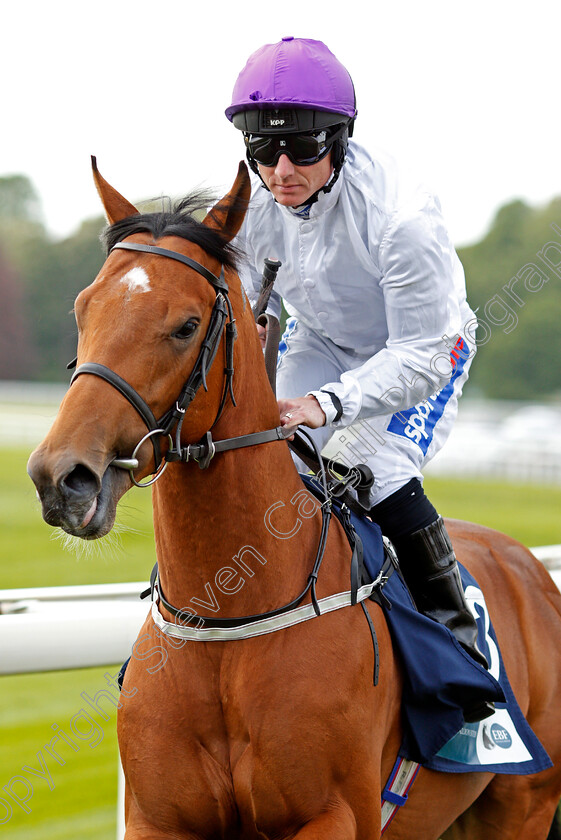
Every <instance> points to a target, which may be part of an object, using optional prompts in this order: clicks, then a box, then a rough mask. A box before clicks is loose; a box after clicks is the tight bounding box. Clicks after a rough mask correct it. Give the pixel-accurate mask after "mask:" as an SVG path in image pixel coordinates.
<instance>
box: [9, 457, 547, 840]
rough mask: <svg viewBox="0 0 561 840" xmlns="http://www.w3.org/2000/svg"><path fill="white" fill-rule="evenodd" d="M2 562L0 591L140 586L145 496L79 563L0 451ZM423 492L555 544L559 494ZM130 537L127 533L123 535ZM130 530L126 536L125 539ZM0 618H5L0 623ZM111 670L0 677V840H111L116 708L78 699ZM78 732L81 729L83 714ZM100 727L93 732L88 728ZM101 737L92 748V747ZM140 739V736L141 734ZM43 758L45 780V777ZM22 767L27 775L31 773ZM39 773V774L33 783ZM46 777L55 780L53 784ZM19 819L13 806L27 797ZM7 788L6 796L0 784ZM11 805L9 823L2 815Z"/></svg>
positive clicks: (486, 488)
mask: <svg viewBox="0 0 561 840" xmlns="http://www.w3.org/2000/svg"><path fill="white" fill-rule="evenodd" d="M0 454H1V456H2V458H1V460H0V529H1V534H2V541H1V544H0V565H1V568H2V587H3V588H11V587H26V586H55V585H70V584H87V583H108V582H121V581H136V580H146V579H147V578H148V576H149V573H150V570H151V568H152V565H153V562H154V547H153V539H152V525H151V508H150V493H149V492H147V491H142V490H135V491H132V493H130V494H128V495H127V497H125V503H124V504H122V505H121V509H120V514H119V520H120V521H121V522H122V523H123V526H124V527H125V530H124V531H123V532H122V534H121V535H120V538H119V543H118V544H116V543H112V544H109V545H108V546H106V547H104V548H103V550H102V551H97V550H96V551H92V552H91V553H90V554H86V555H84V556H82V557H80V558H79V559H77V558H76V556H75V555H73V554H72V553H69V552H68V551H66V550H64V548H63V547H62V545H61V543H60V542H58V541H53V540H52V539H51V534H52V529H51V528H49V527H48V526H47V525H45V523H44V522H43V521H42V519H41V515H40V507H39V504H38V502H37V500H36V498H35V491H34V489H33V486H32V484H31V481H30V480H29V478H28V477H27V475H26V472H25V464H26V461H27V457H28V452H26V451H23V450H2V451H1V452H0ZM425 488H426V492H427V494H428V496H429V498H430V499H431V500H432V501H433V503H434V504H435V506H436V507H437V509H438V511H439V512H440V513H442V514H443V515H444V516H451V517H456V518H460V519H471V520H473V521H476V522H480V523H481V524H484V525H489V526H491V527H495V528H498V529H499V530H503V531H506V532H507V533H509V534H511V535H512V536H514V537H516V538H517V539H519V540H520V541H521V542H523V543H525V544H526V545H530V546H531V545H544V544H551V543H561V522H560V517H559V513H558V512H559V510H560V508H561V488H549V487H540V486H527V487H523V486H518V485H511V484H506V483H498V482H485V483H482V482H479V481H463V480H448V479H447V480H442V479H438V478H435V477H431V478H430V479H427V481H426V483H425ZM127 529H128V530H127ZM131 529H133V530H131ZM0 621H1V617H0ZM108 670H109V671H110V672H111V673H114V672H115V671H116V670H117V669H116V668H111V667H110V668H92V669H84V670H80V671H66V672H52V673H46V674H26V675H18V676H7V677H2V678H1V690H0V722H1V729H0V733H1V737H0V767H1V768H2V774H1V777H0V789H1V788H3V790H0V840H1V838H2V837H3V836H4V837H6V838H8V837H9V838H10V840H74V838H76V837H80V838H81V840H88V839H89V838H92V840H93V838H95V840H114V838H115V832H116V825H115V822H116V780H117V744H116V735H115V723H114V721H115V710H114V709H113V708H112V707H108V708H107V711H109V712H111V717H110V720H109V721H106V720H104V719H103V718H102V717H101V716H100V715H99V713H97V712H96V711H95V710H93V709H91V708H89V707H88V706H87V704H85V702H84V699H83V698H82V697H81V693H82V692H87V693H88V694H89V695H90V696H93V695H94V694H95V693H96V692H97V691H98V690H99V689H101V688H106V687H107V686H106V683H105V680H104V677H103V675H104V673H105V672H106V671H108ZM81 709H85V710H86V711H88V713H89V714H90V717H91V720H92V721H93V722H94V723H91V722H90V727H91V733H92V734H91V736H90V737H89V738H84V739H83V740H78V739H77V738H76V737H74V738H73V740H74V741H75V743H76V744H77V745H78V747H79V749H78V750H76V751H75V750H73V749H71V747H70V746H68V745H66V743H65V742H63V741H62V740H61V741H58V742H57V744H58V748H59V755H60V756H61V758H62V760H63V761H64V764H60V763H59V762H57V761H56V759H55V758H54V757H53V756H52V755H50V754H49V753H48V751H46V750H45V747H44V745H45V744H48V742H49V741H50V740H51V739H52V738H53V737H54V730H53V729H52V725H53V724H56V725H58V726H59V727H60V728H61V729H62V730H63V731H64V732H66V733H67V734H71V732H72V720H73V719H74V725H76V722H77V720H78V719H76V718H75V716H76V715H78V714H79V713H80V710H81ZM80 720H81V721H82V723H81V726H80V731H81V732H82V734H85V733H86V732H87V729H86V726H87V724H86V721H87V718H85V717H84V716H82V717H81V718H80ZM96 727H97V728H96ZM100 732H101V734H102V736H103V737H102V738H101V739H99V743H95V744H94V741H95V740H96V739H97V738H99V735H100ZM140 737H142V733H140ZM41 757H42V758H43V761H44V762H45V764H46V767H47V771H48V772H47V771H45V770H44V768H43V769H41ZM23 767H27V768H35V769H36V771H37V773H39V775H37V774H35V775H34V774H33V773H31V772H30V770H29V769H28V770H22V768H23ZM41 773H42V775H41ZM49 774H50V777H51V782H50V783H49ZM16 776H24V778H27V779H28V780H29V781H31V783H32V785H33V794H32V796H31V797H30V799H29V803H28V804H27V808H28V809H30V812H27V811H26V810H24V809H23V808H22V807H20V806H18V805H17V804H16V802H15V801H14V800H13V799H12V798H11V797H10V795H9V792H8V791H9V790H11V791H13V792H14V793H15V794H16V797H17V796H19V797H21V798H25V796H26V795H27V794H28V791H27V789H26V788H25V787H24V786H23V784H22V782H21V781H20V782H18V781H17V780H16V781H14V777H16ZM5 786H7V788H8V790H7V789H6V787H5ZM2 800H4V802H11V807H12V811H13V813H12V815H11V817H10V818H9V819H6V817H7V811H6V806H5V805H4V803H3V802H2Z"/></svg>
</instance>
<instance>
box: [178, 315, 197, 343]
mask: <svg viewBox="0 0 561 840" xmlns="http://www.w3.org/2000/svg"><path fill="white" fill-rule="evenodd" d="M198 326H199V322H198V321H196V320H195V319H194V318H190V319H189V321H185V323H184V324H183V326H182V327H179V329H178V330H176V331H175V332H173V333H172V334H171V335H172V338H180V339H183V340H185V339H186V338H191V336H192V335H193V333H194V332H195V330H197V328H198Z"/></svg>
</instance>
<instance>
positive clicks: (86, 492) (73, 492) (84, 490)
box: [60, 464, 99, 497]
mask: <svg viewBox="0 0 561 840" xmlns="http://www.w3.org/2000/svg"><path fill="white" fill-rule="evenodd" d="M60 489H61V492H63V493H64V494H65V495H66V496H76V497H79V496H95V495H97V493H98V492H99V481H98V479H97V478H96V476H95V475H94V474H93V473H92V471H91V470H89V469H88V468H87V467H85V466H84V465H83V464H76V466H75V467H74V469H73V470H71V471H70V472H69V473H67V475H65V476H64V478H63V479H61V481H60Z"/></svg>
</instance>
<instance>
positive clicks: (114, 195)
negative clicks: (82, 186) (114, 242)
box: [92, 155, 139, 225]
mask: <svg viewBox="0 0 561 840" xmlns="http://www.w3.org/2000/svg"><path fill="white" fill-rule="evenodd" d="M92 172H93V178H94V182H95V186H96V189H97V191H98V193H99V197H100V198H101V203H102V204H103V209H104V210H105V215H106V216H107V221H108V222H109V224H110V225H113V224H115V222H120V221H121V219H126V218H127V217H128V216H136V215H137V213H138V212H139V211H138V210H137V209H136V207H135V206H134V204H131V203H130V201H127V199H126V198H124V197H123V196H122V195H121V193H119V192H117V190H116V189H115V188H114V187H112V186H111V184H109V183H107V181H106V180H105V178H104V177H103V176H102V175H100V173H99V170H98V168H97V160H96V158H95V157H94V156H93V155H92Z"/></svg>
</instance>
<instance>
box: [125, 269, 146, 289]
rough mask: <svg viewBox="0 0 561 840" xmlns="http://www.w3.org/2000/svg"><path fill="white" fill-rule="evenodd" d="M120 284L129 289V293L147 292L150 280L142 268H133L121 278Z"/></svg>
mask: <svg viewBox="0 0 561 840" xmlns="http://www.w3.org/2000/svg"><path fill="white" fill-rule="evenodd" d="M119 282H120V283H124V284H125V285H126V286H128V288H129V292H149V291H150V278H149V277H148V275H147V274H146V272H145V271H144V269H143V268H140V267H139V266H135V267H134V268H131V270H130V271H127V273H126V274H125V276H124V277H121V280H120V281H119Z"/></svg>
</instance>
